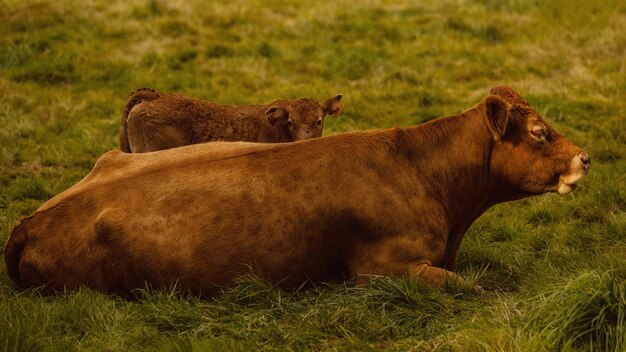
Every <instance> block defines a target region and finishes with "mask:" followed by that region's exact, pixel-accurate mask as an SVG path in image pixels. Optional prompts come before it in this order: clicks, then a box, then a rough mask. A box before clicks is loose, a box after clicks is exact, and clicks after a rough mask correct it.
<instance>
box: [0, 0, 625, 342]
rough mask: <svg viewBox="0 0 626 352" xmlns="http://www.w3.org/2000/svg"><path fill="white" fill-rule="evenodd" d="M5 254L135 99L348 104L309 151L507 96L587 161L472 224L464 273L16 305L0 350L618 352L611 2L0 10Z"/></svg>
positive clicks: (621, 167)
mask: <svg viewBox="0 0 626 352" xmlns="http://www.w3.org/2000/svg"><path fill="white" fill-rule="evenodd" d="M0 40H1V43H0V97H1V99H2V100H1V104H0V242H2V243H4V241H6V239H7V238H8V236H9V234H10V231H11V229H12V227H13V226H14V225H15V224H16V223H17V222H18V221H19V219H20V218H21V217H22V216H26V215H28V214H30V213H31V212H33V211H34V210H35V209H36V208H37V207H38V206H39V205H40V204H42V203H43V202H44V201H45V200H47V199H49V198H50V197H52V196H53V195H55V194H57V193H59V192H61V191H62V190H64V189H66V188H68V187H69V186H71V185H72V184H74V183H75V182H77V181H78V180H80V179H81V178H82V177H83V176H84V175H86V174H87V173H88V172H89V170H90V169H91V167H92V166H93V164H94V162H95V161H96V159H97V158H98V156H100V155H101V154H102V153H104V152H105V151H107V150H110V149H116V148H118V145H117V129H118V120H119V116H120V114H121V112H122V107H123V104H124V103H125V101H126V98H127V97H128V94H129V93H130V92H131V91H132V90H133V89H135V88H138V87H153V88H156V89H158V90H160V91H165V92H172V91H179V92H184V93H186V94H188V95H191V96H196V97H200V98H205V99H208V100H211V101H214V102H219V103H225V104H253V103H266V102H270V101H272V100H274V99H275V98H284V97H301V96H310V97H314V98H317V99H325V98H328V97H330V96H332V95H334V94H337V93H343V94H344V102H345V109H344V113H343V114H342V115H341V116H340V117H339V118H337V119H335V118H333V117H329V118H328V119H327V120H326V121H327V122H326V131H325V134H326V135H328V134H335V133H340V132H344V131H351V130H359V129H368V128H378V127H391V126H396V125H398V126H410V125H415V124H418V123H421V122H424V121H426V120H428V119H431V118H434V117H437V116H443V115H451V114H455V113H459V112H461V111H463V110H465V109H467V108H469V107H471V106H473V105H474V104H476V103H477V102H479V101H480V100H481V99H482V97H484V96H485V95H486V94H487V93H488V91H489V89H490V88H491V87H493V86H495V85H499V84H509V85H512V86H513V87H515V88H516V89H517V90H518V91H519V92H521V93H522V94H523V95H524V96H525V97H526V98H527V99H528V100H529V101H530V103H531V104H533V106H534V107H535V108H536V109H537V111H539V112H540V113H541V114H543V115H544V117H545V118H546V119H547V120H548V121H549V122H550V123H551V124H552V125H553V126H554V127H556V128H557V129H558V130H559V131H560V132H562V133H564V134H565V135H566V136H567V137H568V138H569V139H571V140H572V141H573V142H575V143H576V144H578V145H580V146H581V147H583V148H585V150H586V151H587V152H588V153H589V154H590V155H591V158H592V160H593V161H592V167H591V171H590V174H589V176H588V177H587V178H586V179H584V180H583V181H582V183H581V184H580V187H579V188H578V189H577V190H576V191H575V192H574V193H573V194H571V195H568V196H564V197H562V196H558V195H555V194H548V195H543V196H539V197H535V198H530V199H526V200H523V201H519V202H515V203H510V204H502V205H499V206H496V207H494V208H492V209H491V210H489V211H488V212H487V213H486V214H485V215H483V216H482V217H481V218H480V219H479V220H478V221H477V222H476V223H475V224H474V225H473V227H472V228H471V229H470V230H469V232H468V234H467V235H466V237H465V241H464V243H463V245H462V248H461V252H460V255H459V266H460V267H459V272H460V274H461V275H463V276H465V277H469V278H471V279H472V280H475V281H476V282H477V283H478V284H480V285H481V286H483V287H484V288H485V292H484V293H483V294H477V293H474V292H471V291H468V290H466V289H463V288H450V289H447V290H444V291H442V290H437V289H432V288H428V287H424V286H423V285H422V284H421V283H420V282H416V281H411V280H409V279H405V280H401V279H389V278H373V279H372V281H371V283H370V285H369V286H368V287H367V288H364V287H352V286H349V285H346V286H341V285H323V286H320V287H318V288H316V289H313V290H308V291H299V292H284V291H279V290H276V289H273V288H271V287H270V286H269V285H267V284H265V283H263V282H262V281H260V280H258V279H254V278H242V279H241V282H240V285H239V286H238V287H236V288H234V289H232V290H231V291H228V292H225V294H224V295H222V296H220V297H217V298H216V299H215V300H199V299H195V298H183V297H180V296H177V295H176V294H174V293H172V292H153V291H149V290H146V291H144V292H143V294H142V298H141V299H138V300H136V301H126V300H123V299H121V298H118V297H115V296H110V295H104V294H101V293H98V292H94V291H90V290H87V289H84V290H80V291H78V292H68V293H65V294H58V295H54V296H50V295H44V294H41V293H38V292H37V291H26V292H24V291H21V290H18V289H17V288H16V287H15V286H14V285H13V283H12V282H11V281H10V280H9V278H8V277H7V276H6V274H5V273H4V272H3V271H2V270H0V347H1V348H0V350H3V351H27V350H61V351H74V350H129V351H134V350H138V349H139V350H144V349H147V350H176V351H178V350H180V351H187V350H194V351H203V350H220V351H221V350H253V349H269V350H272V349H276V350H279V349H290V350H302V349H312V350H381V349H390V350H441V351H450V350H454V351H482V350H485V351H554V350H564V351H577V350H578V351H589V350H597V351H626V281H625V280H626V215H625V209H626V176H625V174H626V160H625V159H624V158H625V157H626V126H625V125H626V123H625V122H626V117H625V116H626V2H623V1H622V2H620V1H612V0H606V1H582V0H576V1H567V0H555V1H545V2H544V1H521V0H502V1H496V0H482V1H463V0H444V1H434V0H431V1H403V0H401V1H382V0H380V1H377V0H365V1H338V2H332V1H328V2H326V1H312V0H303V1H294V2H287V1H279V0H263V1H261V0H258V1H245V0H230V1H220V2H217V1H214V2H203V1H156V0H152V1H145V0H128V1H103V0H98V1H77V0H76V1H69V0H62V1H51V0H50V1H46V0H41V1H34V0H24V1H17V0H8V1H7V0H2V1H0Z"/></svg>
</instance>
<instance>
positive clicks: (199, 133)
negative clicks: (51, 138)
mask: <svg viewBox="0 0 626 352" xmlns="http://www.w3.org/2000/svg"><path fill="white" fill-rule="evenodd" d="M341 108H342V107H341V95H336V96H334V97H332V98H330V99H328V100H326V102H324V103H323V104H320V103H318V102H316V101H315V100H313V99H308V98H302V99H298V100H276V101H274V102H273V103H271V104H268V105H250V106H231V105H218V104H213V103H209V102H208V101H204V100H197V99H193V98H189V97H187V96H184V95H182V94H163V93H158V92H155V91H154V90H153V89H147V88H142V89H138V90H136V91H135V92H133V93H132V94H131V95H130V98H129V99H128V102H127V103H126V107H125V108H124V113H123V115H122V119H121V121H120V134H119V140H120V149H121V150H122V151H124V152H127V153H131V152H132V153H144V152H152V151H155V150H162V149H169V148H174V147H180V146H183V145H188V144H196V143H203V142H210V141H245V142H265V143H281V142H293V141H299V140H303V139H308V138H314V137H320V136H321V135H322V129H323V128H324V116H326V115H335V114H338V113H340V111H341Z"/></svg>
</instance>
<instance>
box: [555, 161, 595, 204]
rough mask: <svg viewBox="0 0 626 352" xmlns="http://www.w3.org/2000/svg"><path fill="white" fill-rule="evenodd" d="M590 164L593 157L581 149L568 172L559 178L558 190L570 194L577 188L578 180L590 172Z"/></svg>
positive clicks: (571, 162)
mask: <svg viewBox="0 0 626 352" xmlns="http://www.w3.org/2000/svg"><path fill="white" fill-rule="evenodd" d="M590 166H591V158H589V155H588V154H587V153H586V152H585V151H584V150H581V152H580V153H578V154H577V155H575V156H574V157H572V159H571V161H570V165H569V170H568V171H567V173H566V174H564V175H561V177H560V178H559V184H558V186H557V187H558V188H557V192H559V193H560V194H568V193H570V192H572V191H573V190H575V189H576V187H577V184H578V181H580V180H581V179H582V178H583V177H585V176H586V175H587V173H588V172H589V167H590Z"/></svg>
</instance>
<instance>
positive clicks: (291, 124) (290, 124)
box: [287, 120, 293, 128]
mask: <svg viewBox="0 0 626 352" xmlns="http://www.w3.org/2000/svg"><path fill="white" fill-rule="evenodd" d="M287 127H289V128H291V127H293V122H291V120H289V121H287Z"/></svg>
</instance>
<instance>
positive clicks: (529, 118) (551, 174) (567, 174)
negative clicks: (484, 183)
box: [485, 86, 591, 200]
mask: <svg viewBox="0 0 626 352" xmlns="http://www.w3.org/2000/svg"><path fill="white" fill-rule="evenodd" d="M485 107H486V122H487V126H488V127H489V130H490V132H491V133H492V135H493V138H494V142H493V149H492V155H491V164H490V168H491V172H490V173H491V175H492V177H494V178H495V181H496V182H495V183H496V184H497V185H498V187H497V188H496V189H494V191H495V192H496V193H497V194H495V196H496V197H498V198H501V200H511V199H517V198H522V197H524V196H528V195H532V194H539V193H544V192H558V193H560V194H567V193H570V192H571V191H573V190H574V189H575V188H576V184H577V183H578V181H580V179H582V178H583V177H584V176H585V175H587V172H588V170H589V165H590V162H591V161H590V158H589V156H588V155H587V153H585V151H584V150H582V149H581V148H580V147H578V146H576V145H575V144H574V143H572V142H570V141H569V140H568V139H566V138H565V137H564V136H563V135H561V134H559V133H558V132H557V131H556V130H555V129H554V128H552V127H550V125H548V123H547V122H546V121H545V120H544V119H543V118H542V117H541V116H540V115H539V114H538V113H537V112H536V111H535V110H534V109H533V108H532V107H531V106H530V104H528V103H527V102H526V101H525V100H524V99H523V98H522V97H520V96H519V95H518V94H517V93H516V92H515V91H514V90H513V89H512V88H510V87H507V86H500V87H496V88H493V89H492V90H491V95H490V96H488V97H487V98H486V99H485Z"/></svg>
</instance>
